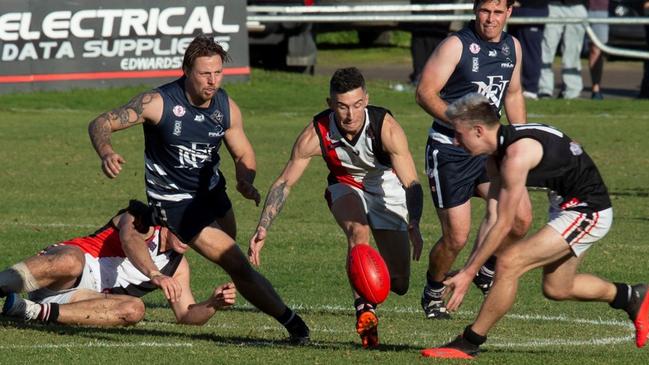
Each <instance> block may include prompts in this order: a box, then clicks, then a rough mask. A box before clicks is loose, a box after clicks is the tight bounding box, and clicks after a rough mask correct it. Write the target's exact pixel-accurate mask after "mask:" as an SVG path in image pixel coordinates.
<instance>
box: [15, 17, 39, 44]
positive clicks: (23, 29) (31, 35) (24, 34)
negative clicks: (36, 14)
mask: <svg viewBox="0 0 649 365" xmlns="http://www.w3.org/2000/svg"><path fill="white" fill-rule="evenodd" d="M31 22H32V14H31V13H23V19H22V20H21V22H20V32H19V34H20V38H22V39H24V40H31V39H38V37H40V36H41V33H40V32H37V31H30V30H29V25H30V24H31Z"/></svg>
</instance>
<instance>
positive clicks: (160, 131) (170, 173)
mask: <svg viewBox="0 0 649 365" xmlns="http://www.w3.org/2000/svg"><path fill="white" fill-rule="evenodd" d="M184 82H185V78H184V77H181V78H180V79H178V80H176V81H174V82H171V83H168V84H166V85H163V86H161V87H159V88H157V89H156V91H158V92H159V93H160V95H161V96H162V99H163V102H164V108H163V112H162V117H161V119H160V123H158V124H157V125H150V124H146V123H145V124H144V140H145V150H144V156H145V161H144V162H145V167H146V168H145V179H146V188H147V196H148V197H149V199H154V200H162V201H170V202H177V201H182V200H186V199H191V198H192V197H193V196H194V195H195V194H196V193H198V192H207V191H209V190H210V189H212V188H214V187H215V186H216V185H217V183H218V182H219V179H220V173H219V171H218V167H219V164H220V156H219V154H218V152H219V148H220V147H221V142H222V141H223V137H224V135H225V131H226V130H227V129H228V128H229V127H230V104H229V102H228V95H227V93H226V92H225V91H224V90H223V89H219V90H218V91H217V92H216V93H215V95H214V97H213V98H212V102H211V103H210V106H209V107H207V108H198V107H195V106H193V105H191V104H190V103H189V101H188V100H187V97H186V95H185V89H184Z"/></svg>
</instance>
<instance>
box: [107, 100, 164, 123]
mask: <svg viewBox="0 0 649 365" xmlns="http://www.w3.org/2000/svg"><path fill="white" fill-rule="evenodd" d="M157 94H158V93H157V92H156V91H147V92H144V93H142V94H139V95H137V96H135V97H134V98H133V99H131V100H130V101H129V102H128V103H127V104H126V105H124V106H122V107H120V108H117V109H114V110H112V111H110V112H108V113H107V118H108V119H117V120H119V122H120V124H121V125H122V126H126V125H128V124H133V123H137V122H138V121H139V120H140V118H142V113H143V112H144V107H145V106H146V105H147V104H149V103H151V101H153V98H154V97H155V96H156V95H157ZM129 109H130V110H132V111H133V112H134V113H135V119H133V120H131V117H130V113H129Z"/></svg>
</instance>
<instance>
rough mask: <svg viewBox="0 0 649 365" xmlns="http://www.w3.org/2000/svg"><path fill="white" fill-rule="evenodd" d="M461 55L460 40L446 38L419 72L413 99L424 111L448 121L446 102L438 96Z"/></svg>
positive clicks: (451, 37)
mask: <svg viewBox="0 0 649 365" xmlns="http://www.w3.org/2000/svg"><path fill="white" fill-rule="evenodd" d="M461 56H462V42H461V41H460V39H459V38H458V37H457V36H450V37H448V38H446V39H445V40H444V41H442V43H440V45H439V46H438V47H437V48H436V49H435V51H434V52H433V54H432V55H431V56H430V58H429V59H428V61H427V62H426V65H425V66H424V69H423V71H422V73H421V79H420V80H419V84H418V85H417V92H416V94H415V99H416V100H417V104H419V106H421V107H422V108H423V109H424V110H425V111H426V113H428V114H430V115H431V116H433V117H434V118H436V119H439V120H442V121H445V122H448V118H446V114H445V113H446V108H447V107H448V104H447V103H446V102H445V101H444V100H442V98H441V97H440V96H439V93H440V91H442V88H444V85H446V83H447V82H448V79H449V78H450V77H451V75H452V74H453V71H455V67H456V66H457V64H458V63H459V62H460V57H461Z"/></svg>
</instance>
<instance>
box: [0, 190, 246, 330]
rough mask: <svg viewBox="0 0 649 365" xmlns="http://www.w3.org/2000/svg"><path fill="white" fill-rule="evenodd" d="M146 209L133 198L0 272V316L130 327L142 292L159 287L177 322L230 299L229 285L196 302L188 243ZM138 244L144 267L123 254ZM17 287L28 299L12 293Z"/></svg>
mask: <svg viewBox="0 0 649 365" xmlns="http://www.w3.org/2000/svg"><path fill="white" fill-rule="evenodd" d="M148 212H149V210H148V208H147V206H146V205H145V204H144V203H142V202H138V201H131V203H130V204H129V207H128V208H126V209H123V210H121V211H120V212H119V213H118V214H117V215H116V216H114V217H113V218H111V219H110V221H108V223H107V224H106V225H105V226H104V227H102V228H100V229H99V230H98V231H97V232H95V233H93V234H91V235H89V236H86V237H79V238H73V239H71V240H68V241H64V242H61V243H58V244H55V245H52V246H49V247H47V248H46V249H44V250H43V251H42V252H40V253H39V254H38V255H36V256H32V257H29V258H27V259H26V260H24V261H21V262H19V263H17V264H15V265H13V266H12V267H10V268H8V269H6V270H4V271H2V272H0V295H2V296H7V299H6V301H5V304H4V307H3V314H4V315H6V316H11V317H16V318H22V319H24V320H26V321H32V320H37V321H42V322H46V323H59V324H78V325H94V326H123V325H131V324H135V323H137V322H139V321H141V320H142V319H143V318H144V312H145V308H144V303H143V302H142V300H141V299H140V297H141V296H143V295H145V294H146V293H149V292H151V291H153V290H155V289H157V288H160V289H161V290H162V291H163V292H164V295H165V297H166V298H167V300H168V301H169V305H170V306H171V309H172V310H173V312H174V314H175V315H176V320H177V321H178V323H182V324H193V325H202V324H204V323H205V322H207V320H209V319H210V318H211V317H212V316H213V315H214V314H215V313H216V311H217V310H219V309H222V308H227V307H229V306H231V305H232V304H234V302H235V297H236V289H235V287H234V284H232V283H226V284H223V285H220V286H218V287H217V288H216V289H215V290H214V292H213V293H212V295H211V296H210V297H209V298H207V299H206V300H204V301H203V302H200V303H196V301H195V300H194V296H193V294H192V291H191V287H190V271H189V265H188V263H187V259H186V258H185V257H184V256H183V254H184V253H185V251H186V250H187V248H188V246H187V245H185V244H183V243H182V242H180V240H178V239H177V238H176V237H175V235H174V234H172V233H171V232H170V231H169V230H168V229H167V228H164V227H160V226H152V225H149V223H147V222H148V221H150V218H148V219H147V217H148V216H149V215H150V213H148ZM137 246H140V248H142V247H144V248H145V249H146V250H147V251H148V253H149V255H150V258H151V260H152V262H153V266H151V267H149V271H147V272H141V271H139V270H138V269H136V266H135V265H133V262H132V259H130V258H129V257H133V256H132V255H130V253H131V252H132V251H133V250H134V249H137V248H138V247H137ZM23 292H27V293H29V299H23V298H22V297H21V296H19V295H18V293H23Z"/></svg>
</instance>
